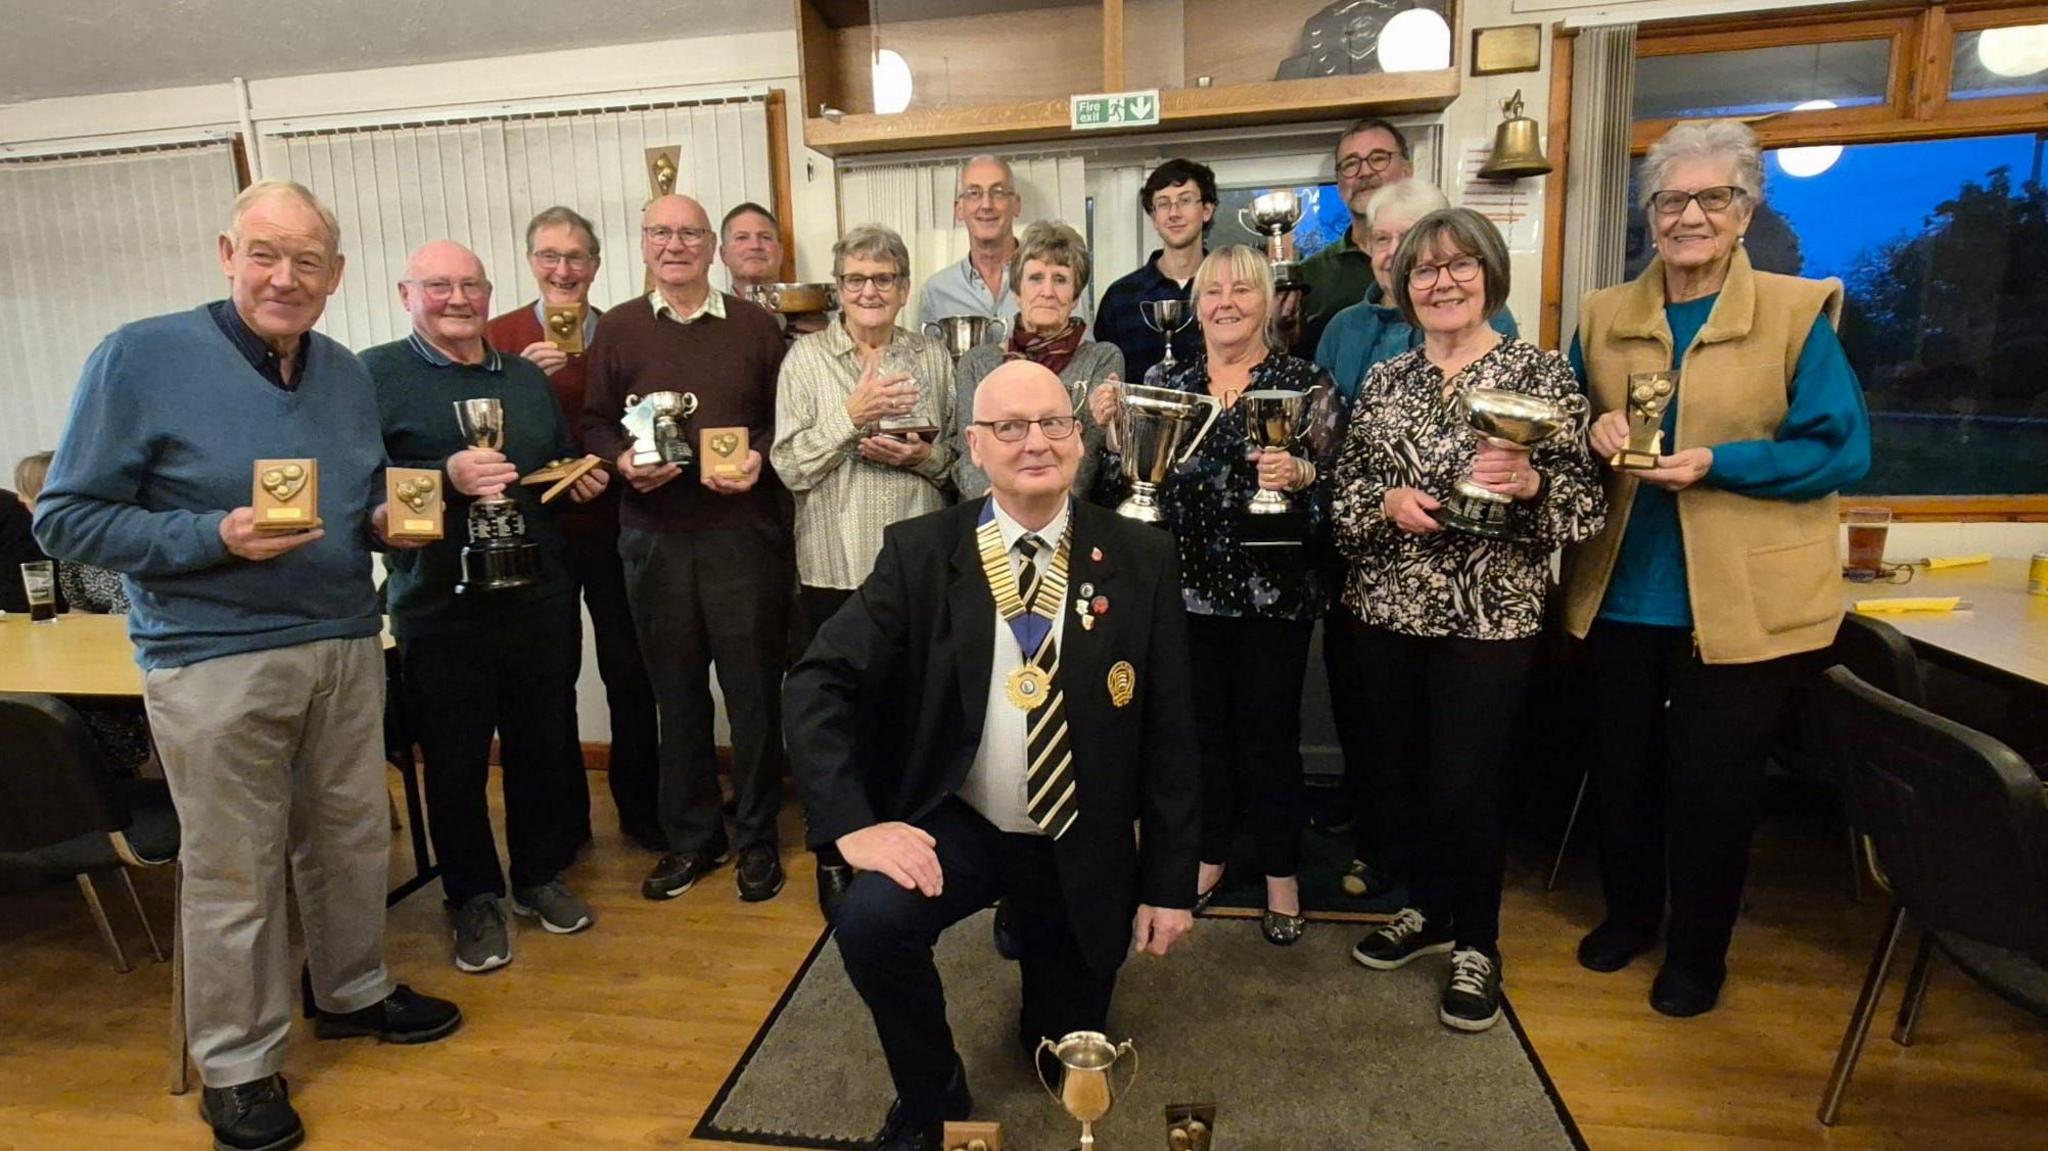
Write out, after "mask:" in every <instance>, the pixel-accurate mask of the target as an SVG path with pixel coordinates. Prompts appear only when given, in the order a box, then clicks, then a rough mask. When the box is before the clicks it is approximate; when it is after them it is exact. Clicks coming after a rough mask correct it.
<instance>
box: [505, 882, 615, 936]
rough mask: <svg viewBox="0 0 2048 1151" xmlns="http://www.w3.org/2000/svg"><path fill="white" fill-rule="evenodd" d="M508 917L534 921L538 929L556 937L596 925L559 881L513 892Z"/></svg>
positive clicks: (587, 909)
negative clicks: (545, 930) (544, 929)
mask: <svg viewBox="0 0 2048 1151" xmlns="http://www.w3.org/2000/svg"><path fill="white" fill-rule="evenodd" d="M512 914H514V915H524V916H526V917H527V918H529V919H538V920H540V925H541V926H542V927H545V928H547V929H548V930H549V931H550V932H552V933H554V934H556V935H574V934H576V933H577V932H579V931H582V930H583V929H584V928H586V927H589V926H590V925H591V924H593V923H596V922H597V917H596V916H594V915H592V914H591V913H590V905H589V904H588V903H585V902H583V897H582V896H580V895H577V894H576V893H575V892H573V891H571V890H569V887H568V885H567V884H565V883H563V882H562V881H561V880H559V879H550V880H548V881H547V882H546V883H543V884H541V885H540V886H539V887H515V888H513V889H512Z"/></svg>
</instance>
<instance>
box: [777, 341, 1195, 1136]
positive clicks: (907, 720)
mask: <svg viewBox="0 0 2048 1151" xmlns="http://www.w3.org/2000/svg"><path fill="white" fill-rule="evenodd" d="M1073 413H1074V408H1073V402H1072V400H1071V399H1069V397H1068V395H1067V391H1066V389H1065V387H1063V386H1062V385H1061V384H1060V381H1059V377H1057V376H1055V375H1053V374H1052V373H1051V372H1050V371H1047V370H1046V369H1045V368H1043V367H1040V366H1038V365H1036V364H1032V363H1029V362H1026V361H1021V360H1019V361H1013V362H1011V363H1008V364H1005V365H1003V366H1002V367H1000V368H998V369H996V371H995V372H993V373H991V374H990V375H989V377H988V378H987V379H986V380H985V381H983V383H982V385H981V387H980V388H979V389H978V390H977V391H976V393H975V397H974V420H973V422H972V423H971V424H969V425H968V426H967V428H966V436H967V449H968V451H969V452H971V453H972V454H973V458H974V462H975V463H976V464H977V465H979V466H980V467H981V468H982V469H983V470H984V471H985V472H987V473H988V477H989V483H990V487H991V491H990V494H989V497H988V498H987V499H982V500H974V501H971V502H969V503H965V504H961V505H960V506H958V507H953V508H948V509H947V510H945V511H942V512H935V513H933V514H931V515H927V516H921V517H919V518H917V519H912V520H906V521H904V522H902V523H898V524H896V525H894V526H893V527H891V528H889V530H888V533H887V534H886V536H885V537H884V539H883V543H882V553H881V557H880V558H879V559H878V560H877V561H876V563H875V570H874V574H872V575H870V576H869V577H868V579H867V582H865V583H864V584H862V585H861V588H860V590H859V591H858V592H857V593H855V595H854V597H853V598H852V599H851V600H849V601H847V604H846V606H845V607H844V608H842V609H841V610H840V611H839V613H838V614H837V615H835V616H833V617H832V618H831V619H830V620H828V621H826V623H825V625H824V627H823V628H821V629H820V630H819V632H818V636H817V639H816V641H815V642H813V643H812V645H811V648H810V651H809V652H807V653H806V654H805V656H804V658H803V660H802V661H801V662H800V663H798V665H797V666H796V668H795V669H794V670H793V671H791V672H790V673H789V679H788V682H787V684H786V686H785V688H784V701H785V703H784V710H785V714H786V715H787V717H788V720H787V723H788V735H789V751H790V758H791V760H792V761H793V762H794V765H795V768H796V780H797V786H798V788H799V790H800V791H801V792H802V795H803V800H804V804H805V806H806V807H807V808H808V809H809V816H810V828H811V832H810V836H811V846H812V847H813V848H817V847H822V846H825V845H827V844H836V845H837V846H838V848H839V850H840V852H841V853H842V854H843V855H845V857H846V861H847V862H848V863H849V864H851V865H853V866H854V867H855V868H858V869H859V875H858V876H857V877H856V878H855V879H854V881H853V886H852V888H851V889H850V890H849V891H848V892H847V893H846V897H845V902H844V903H843V904H841V906H840V909H839V914H838V918H837V920H836V925H837V930H838V933H839V950H840V954H841V955H842V956H843V958H844V959H845V961H846V969H847V973H848V974H849V975H850V976H851V977H852V980H853V985H854V987H855V988H856V989H857V990H858V991H859V992H860V995H861V998H862V999H863V1000H865V1001H866V1002H867V1005H868V1009H869V1010H870V1011H871V1012H873V1013H874V1017H875V1030H876V1032H877V1033H878V1034H879V1035H880V1037H881V1040H882V1050H883V1052H884V1053H885V1054H886V1055H887V1057H888V1060H889V1074H890V1075H891V1077H892V1078H894V1080H895V1082H896V1093H897V1099H896V1105H895V1106H894V1107H893V1108H892V1109H891V1110H890V1112H889V1119H888V1122H887V1123H885V1124H884V1125H883V1128H882V1131H881V1134H880V1135H879V1136H877V1138H876V1140H875V1144H874V1146H875V1147H876V1148H877V1149H878V1151H925V1149H927V1148H930V1149H936V1148H937V1147H938V1146H939V1140H938V1135H939V1128H940V1126H941V1125H942V1124H943V1122H944V1121H946V1120H949V1119H965V1118H967V1117H968V1112H969V1110H970V1109H971V1108H972V1105H973V1104H972V1100H971V1098H970V1096H969V1095H968V1091H967V1081H966V1073H965V1069H964V1068H963V1067H962V1066H961V1063H960V1057H959V1055H958V1054H957V1053H956V1052H955V1051H954V1049H953V1033H952V1031H951V1030H950V1029H949V1028H948V1027H947V1024H946V996H945V989H944V988H943V987H942V986H941V985H940V983H939V974H938V969H937V968H936V967H935V966H934V964H933V962H932V946H933V944H935V943H936V942H937V941H938V938H939V933H940V932H942V931H944V930H945V929H946V928H948V927H950V926H952V925H953V924H954V923H956V922H958V921H960V920H961V919H964V918H966V917H967V916H970V915H973V914H974V913H975V912H977V911H980V910H981V909H983V908H985V907H987V906H988V905H989V904H990V903H992V902H994V901H995V900H996V899H997V898H998V897H1000V898H1003V899H1006V900H1007V901H1008V903H1009V907H1010V910H1011V914H1012V916H1013V918H1014V924H1015V929H1016V933H1017V936H1018V941H1019V943H1020V945H1021V947H1022V951H1023V954H1022V957H1021V958H1022V968H1023V979H1024V1006H1023V1014H1022V1018H1020V1019H1019V1020H1018V1024H1017V1041H1018V1043H1019V1044H1020V1045H1021V1046H1022V1047H1023V1048H1024V1050H1025V1052H1026V1054H1027V1056H1028V1054H1029V1053H1030V1052H1031V1051H1032V1050H1033V1049H1034V1048H1035V1047H1036V1046H1037V1043H1038V1040H1039V1038H1040V1037H1042V1036H1043V1037H1050V1038H1054V1039H1057V1038H1058V1037H1060V1036H1061V1035H1064V1034H1066V1033H1067V1032H1069V1031H1082V1030H1086V1031H1101V1030H1103V1029H1104V1025H1105V1023H1106V1022H1107V1020H1108V1015H1109V998H1110V992H1111V991H1112V989H1113V988H1114V987H1115V986H1116V972H1117V968H1118V967H1119V966H1120V965H1121V964H1122V963H1123V960H1124V956H1125V955H1126V954H1127V953H1129V952H1130V951H1131V950H1133V949H1136V950H1140V951H1144V952H1146V953H1148V954H1152V955H1164V954H1166V952H1167V949H1168V948H1170V947H1171V946H1172V945H1173V943H1174V941H1175V940H1177V939H1179V938H1180V937H1181V936H1182V935H1183V934H1185V933H1186V932H1187V930H1188V928H1189V926H1190V925H1191V924H1192V922H1193V920H1192V917H1191V915H1190V913H1189V911H1188V908H1189V907H1190V906H1191V905H1192V904H1193V902H1194V895H1195V844H1196V833H1197V826H1198V823H1199V804H1198V798H1199V796H1198V791H1197V789H1198V784H1197V758H1196V750H1195V742H1194V734H1193V731H1194V729H1193V727H1192V725H1191V719H1190V712H1191V709H1192V706H1193V705H1192V703H1191V702H1190V698H1189V687H1188V679H1189V667H1188V646H1187V620H1186V616H1185V615H1184V614H1183V609H1182V607H1181V589H1180V572H1179V567H1178V565H1177V563H1176V561H1175V558H1174V545H1173V540H1172V538H1171V537H1169V536H1168V535H1166V533H1164V532H1161V531H1158V530H1156V529H1153V528H1148V527H1144V526H1142V525H1139V524H1136V523H1132V522H1130V521H1127V520H1124V519H1121V518H1119V517H1118V516H1116V515H1115V514H1113V513H1111V512H1108V511H1105V510H1103V509H1102V508H1098V507H1096V506H1094V505H1092V504H1087V503H1081V502H1078V501H1076V500H1075V499H1074V498H1073V493H1072V488H1073V483H1074V471H1075V469H1076V467H1077V466H1078V465H1079V463H1080V456H1081V451H1082V440H1081V436H1080V435H1079V434H1078V433H1079V428H1078V426H1077V424H1076V421H1075V418H1074V414H1073ZM1134 825H1136V826H1135V829H1134ZM1140 832H1141V833H1142V834H1140ZM994 958H995V957H994V956H993V955H991V956H990V959H991V961H993V960H994Z"/></svg>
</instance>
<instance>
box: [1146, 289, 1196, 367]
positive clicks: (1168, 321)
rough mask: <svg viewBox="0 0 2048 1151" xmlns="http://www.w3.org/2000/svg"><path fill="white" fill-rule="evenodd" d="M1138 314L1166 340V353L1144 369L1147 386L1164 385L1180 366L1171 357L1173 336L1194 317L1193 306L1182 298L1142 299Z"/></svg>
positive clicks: (1147, 325)
mask: <svg viewBox="0 0 2048 1151" xmlns="http://www.w3.org/2000/svg"><path fill="white" fill-rule="evenodd" d="M1138 314H1139V315H1140V316H1142V317H1144V319H1145V326H1146V327H1148V328H1150V329H1152V330H1153V331H1155V332H1158V333H1159V334H1160V335H1161V336H1162V337H1164V338H1165V340H1166V355H1165V357H1164V358H1162V359H1161V360H1160V361H1159V362H1158V363H1156V364H1153V365H1152V366H1151V367H1149V368H1147V369H1145V385H1146V386H1147V387H1153V388H1158V387H1165V386H1166V381H1167V380H1168V379H1170V378H1172V376H1173V373H1174V369H1176V368H1178V367H1180V365H1179V364H1178V363H1176V362H1175V361H1174V358H1173V337H1174V336H1175V334H1177V333H1178V332H1179V331H1180V330H1181V329H1182V328H1185V327H1187V326H1188V322H1189V321H1190V320H1193V319H1194V318H1195V308H1194V305H1193V304H1190V303H1189V302H1188V301H1186V300H1184V299H1173V300H1143V301H1140V302H1139V304H1138Z"/></svg>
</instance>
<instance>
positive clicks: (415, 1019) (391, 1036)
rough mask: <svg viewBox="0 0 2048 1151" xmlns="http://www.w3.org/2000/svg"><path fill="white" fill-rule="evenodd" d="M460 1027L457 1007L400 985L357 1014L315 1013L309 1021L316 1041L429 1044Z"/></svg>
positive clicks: (356, 1012)
mask: <svg viewBox="0 0 2048 1151" xmlns="http://www.w3.org/2000/svg"><path fill="white" fill-rule="evenodd" d="M461 1026H462V1009H461V1008H459V1007H457V1006H455V1005H454V1004H453V1003H450V1002H448V1001H447V1000H446V999H436V998H434V997H433V996H431V995H421V994H420V993H419V992H417V991H414V990H413V989H412V988H410V987H407V986H406V985H405V984H403V983H401V984H399V985H398V986H397V987H395V988H393V989H392V991H391V994H389V995H386V996H385V997H384V998H383V999H382V1000H380V1001H378V1002H376V1003H372V1004H370V1005H369V1006H368V1007H365V1008H363V1009H362V1010H361V1011H350V1012H346V1013H341V1012H334V1011H326V1010H322V1011H319V1012H318V1013H316V1016H315V1018H314V1020H313V1034H314V1036H315V1037H317V1038H320V1039H355V1038H359V1037H363V1036H374V1037H375V1038H376V1039H377V1040H378V1041H379V1042H381V1043H432V1042H433V1041H434V1040H436V1039H443V1038H446V1037H447V1036H450V1035H453V1034H455V1031H456V1029H457V1028H459V1027H461Z"/></svg>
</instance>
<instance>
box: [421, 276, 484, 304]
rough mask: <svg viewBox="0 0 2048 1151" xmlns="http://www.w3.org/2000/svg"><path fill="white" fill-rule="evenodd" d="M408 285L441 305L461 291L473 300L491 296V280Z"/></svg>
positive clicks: (427, 282)
mask: <svg viewBox="0 0 2048 1151" xmlns="http://www.w3.org/2000/svg"><path fill="white" fill-rule="evenodd" d="M406 282H407V283H409V284H411V285H412V286H413V287H415V288H418V289H419V290H420V294H421V295H423V296H425V297H426V298H427V299H429V300H432V301H434V302H435V303H440V302H441V301H443V300H449V299H453V298H454V296H455V293H456V292H458V291H460V292H461V293H462V294H463V295H464V296H467V297H468V298H470V299H472V300H481V299H484V298H485V297H487V296H489V295H490V294H491V282H490V281H489V280H408V281H406Z"/></svg>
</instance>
